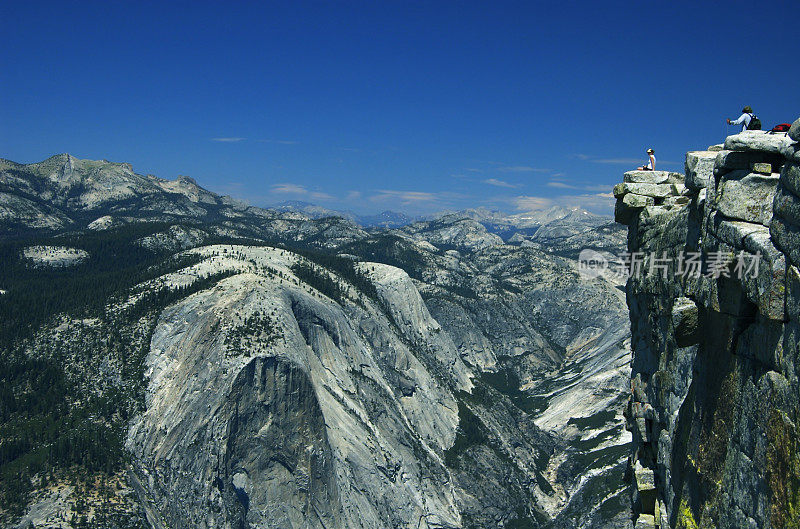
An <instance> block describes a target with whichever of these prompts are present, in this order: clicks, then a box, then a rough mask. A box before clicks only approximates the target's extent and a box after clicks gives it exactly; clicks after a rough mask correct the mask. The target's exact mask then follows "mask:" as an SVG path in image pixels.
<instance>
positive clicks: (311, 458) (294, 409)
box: [215, 357, 341, 528]
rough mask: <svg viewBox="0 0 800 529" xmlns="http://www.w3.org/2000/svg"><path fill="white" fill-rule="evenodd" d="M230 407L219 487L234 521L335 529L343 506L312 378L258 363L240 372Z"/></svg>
mask: <svg viewBox="0 0 800 529" xmlns="http://www.w3.org/2000/svg"><path fill="white" fill-rule="evenodd" d="M226 406H227V407H228V408H229V410H226V414H229V416H230V419H229V424H228V431H227V433H226V435H225V438H226V444H227V446H226V457H225V463H224V470H225V472H224V474H223V475H222V476H220V479H219V480H218V481H216V483H215V484H216V486H217V487H218V489H221V490H220V492H221V493H222V496H223V498H224V505H225V507H226V510H227V511H228V512H229V513H230V515H231V516H230V518H229V519H232V520H236V519H237V518H238V519H239V522H233V523H232V525H233V526H234V527H235V526H237V525H251V526H256V527H258V526H264V527H291V528H295V527H297V528H299V527H326V526H330V525H331V524H332V523H333V520H334V519H336V518H338V517H339V514H340V512H341V505H340V503H339V498H338V488H337V483H336V479H335V474H334V468H333V457H332V455H331V449H330V446H329V445H328V439H327V432H326V429H325V419H324V417H323V416H322V411H321V410H320V407H319V403H318V402H317V398H316V394H315V393H314V387H313V385H312V384H311V381H310V380H309V377H308V374H306V373H304V372H303V371H302V370H301V369H299V368H298V367H297V366H295V365H293V364H291V363H289V362H287V361H285V360H283V359H276V358H270V357H267V358H256V359H254V360H252V361H250V363H249V364H247V365H246V366H245V368H244V369H243V370H242V371H241V372H240V373H239V375H238V377H237V378H236V380H235V381H234V383H233V387H232V388H231V392H230V394H229V396H228V398H227V399H226ZM251 503H252V505H253V508H252V509H251V508H250V506H251ZM237 515H238V516H237ZM245 522H246V523H245Z"/></svg>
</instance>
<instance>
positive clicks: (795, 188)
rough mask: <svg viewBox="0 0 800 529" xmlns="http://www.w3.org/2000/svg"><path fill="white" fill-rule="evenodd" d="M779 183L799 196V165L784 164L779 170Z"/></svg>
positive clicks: (792, 163)
mask: <svg viewBox="0 0 800 529" xmlns="http://www.w3.org/2000/svg"><path fill="white" fill-rule="evenodd" d="M781 183H782V184H783V185H784V186H786V187H787V188H788V189H789V191H791V192H792V193H794V194H795V195H797V196H800V163H796V162H786V163H785V164H784V166H783V169H782V170H781Z"/></svg>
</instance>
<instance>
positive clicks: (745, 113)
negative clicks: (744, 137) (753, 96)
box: [728, 105, 753, 131]
mask: <svg viewBox="0 0 800 529" xmlns="http://www.w3.org/2000/svg"><path fill="white" fill-rule="evenodd" d="M752 119H753V109H752V108H750V105H747V106H746V107H744V108H743V109H742V115H741V116H739V118H738V119H736V120H735V121H731V120H730V119H728V125H741V126H742V130H743V131H745V130H747V129H748V127H750V121H751V120H752Z"/></svg>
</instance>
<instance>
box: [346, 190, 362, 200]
mask: <svg viewBox="0 0 800 529" xmlns="http://www.w3.org/2000/svg"><path fill="white" fill-rule="evenodd" d="M360 199H361V191H355V190H353V191H348V192H347V200H360Z"/></svg>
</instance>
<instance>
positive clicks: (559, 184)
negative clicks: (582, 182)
mask: <svg viewBox="0 0 800 529" xmlns="http://www.w3.org/2000/svg"><path fill="white" fill-rule="evenodd" d="M545 185H547V187H558V188H559V189H580V188H579V187H577V186H573V185H570V184H565V183H564V182H558V181H552V182H547V184H545Z"/></svg>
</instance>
